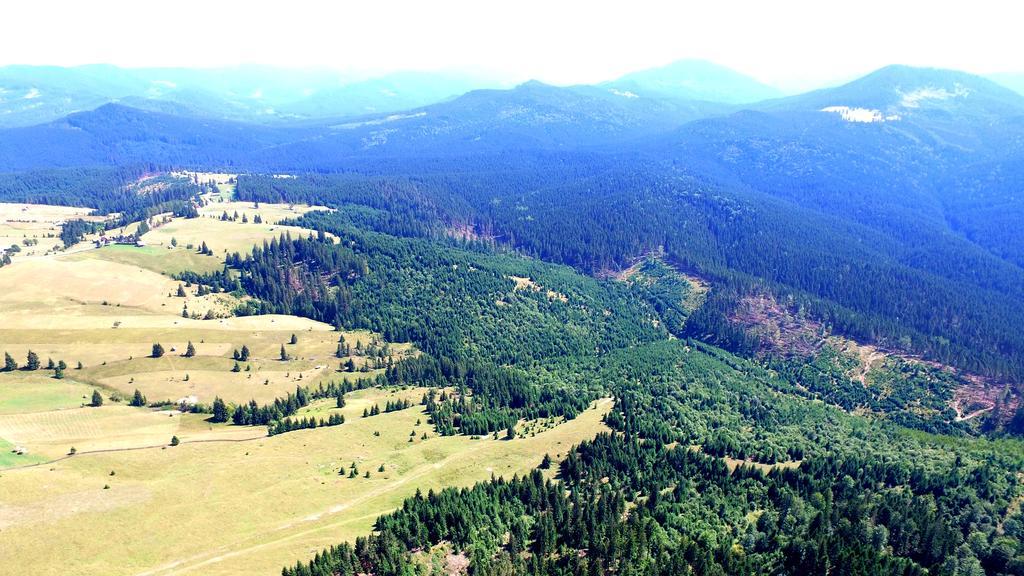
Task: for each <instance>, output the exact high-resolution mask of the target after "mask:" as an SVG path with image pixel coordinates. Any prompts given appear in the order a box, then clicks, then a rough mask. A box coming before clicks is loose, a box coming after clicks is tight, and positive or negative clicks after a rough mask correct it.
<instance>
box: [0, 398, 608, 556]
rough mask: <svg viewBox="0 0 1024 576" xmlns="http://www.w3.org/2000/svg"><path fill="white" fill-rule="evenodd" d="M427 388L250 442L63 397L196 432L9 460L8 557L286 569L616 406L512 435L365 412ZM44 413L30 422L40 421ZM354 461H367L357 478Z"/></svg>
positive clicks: (100, 412) (161, 429) (553, 445)
mask: <svg viewBox="0 0 1024 576" xmlns="http://www.w3.org/2000/svg"><path fill="white" fill-rule="evenodd" d="M422 393H423V390H422V389H408V390H390V391H388V390H381V389H368V390H362V391H358V392H353V393H351V394H349V395H347V396H346V398H347V399H348V400H349V402H348V404H347V406H346V407H345V408H342V409H340V412H341V413H342V414H344V415H345V418H346V422H345V424H342V425H340V426H334V427H329V428H317V429H313V430H300V431H295V432H290V433H287V434H282V435H278V436H273V437H260V438H258V439H255V440H249V441H240V442H189V441H188V439H189V438H194V439H217V438H221V437H220V436H219V434H221V433H222V431H228V432H230V431H232V430H236V429H240V430H243V431H247V432H250V433H251V432H252V431H253V429H252V428H249V427H235V426H227V425H212V426H211V425H209V424H206V423H204V422H186V421H187V420H188V418H187V417H188V416H189V415H174V416H171V417H168V416H166V415H163V414H161V413H159V412H151V413H148V412H146V411H145V410H143V409H130V408H125V407H109V408H108V407H102V408H99V409H89V408H82V409H75V410H69V411H61V412H59V413H61V414H63V413H67V418H69V419H70V420H72V421H74V420H76V419H79V418H81V419H83V420H85V419H86V417H85V416H79V415H78V413H79V412H82V411H91V412H92V414H95V416H93V417H92V419H93V420H98V421H103V420H108V419H109V421H110V422H109V423H108V424H101V423H100V422H96V423H95V425H96V426H109V427H110V428H112V429H116V430H119V431H120V433H119V434H118V436H119V439H118V440H116V442H120V443H121V444H122V445H126V446H127V445H129V444H131V443H132V442H134V443H135V444H141V443H144V442H146V441H148V438H149V437H152V438H154V439H156V438H165V437H166V438H169V435H168V434H167V433H168V432H169V431H171V429H172V427H173V426H177V429H178V430H179V431H180V430H182V429H183V428H184V429H186V430H185V432H182V433H179V436H181V437H182V439H183V441H184V442H183V443H182V444H181V445H180V446H176V447H157V448H147V449H137V450H126V451H118V452H100V453H89V454H86V453H82V452H81V451H80V452H79V454H77V455H76V456H73V457H70V458H66V459H63V460H60V461H58V462H54V463H50V464H46V465H42V466H36V467H29V468H20V469H15V470H7V471H3V472H0V530H2V531H3V534H4V542H5V546H3V547H0V565H7V566H12V565H18V566H19V567H20V568H21V570H22V572H23V573H26V574H58V573H60V574H65V573H69V572H66V571H64V568H65V567H68V566H70V567H72V571H71V572H70V573H73V574H78V575H83V576H88V575H93V574H95V575H100V574H102V575H104V576H106V575H118V574H135V575H148V576H158V575H171V574H212V575H228V574H266V575H271V574H278V573H279V571H280V568H281V566H282V564H283V563H294V562H295V561H296V560H300V559H303V560H305V559H308V558H310V557H311V556H312V554H314V553H315V552H316V551H318V550H320V549H322V548H324V547H327V546H329V545H332V544H335V543H337V542H338V541H340V540H343V539H352V538H354V537H356V536H358V535H362V534H366V533H368V532H369V531H370V530H371V529H372V524H373V521H374V519H375V518H376V517H377V516H378V515H380V514H382V513H385V512H387V511H389V510H391V509H394V508H395V507H396V506H398V505H399V504H400V503H401V501H402V500H403V499H404V498H406V497H409V496H411V495H412V494H413V493H414V492H415V491H416V489H417V488H418V489H420V490H422V491H423V492H424V493H426V491H427V490H428V489H435V490H436V489H439V488H442V487H445V486H467V485H471V484H472V483H474V482H477V481H482V480H486V479H488V478H490V476H491V475H492V474H495V475H504V476H509V477H510V476H511V475H513V474H522V473H526V472H527V471H529V470H530V469H532V468H533V467H535V466H536V465H537V463H538V462H539V461H540V458H541V457H542V455H543V454H545V453H550V454H551V455H552V456H553V457H555V456H560V455H564V454H565V452H566V450H567V449H568V448H570V447H571V446H572V445H573V444H575V443H578V442H579V441H581V440H584V439H587V438H591V437H593V436H594V435H595V434H596V433H597V432H599V431H602V430H604V429H605V428H604V425H603V424H602V423H601V417H602V415H603V414H604V413H605V412H606V411H607V410H608V409H609V408H610V406H611V401H610V400H602V401H599V402H597V403H596V404H595V407H594V408H592V409H590V410H587V411H585V412H584V413H583V414H581V415H580V416H579V417H578V418H576V419H575V420H572V421H569V422H566V423H563V424H559V425H557V426H555V427H553V428H551V429H548V430H546V431H544V432H540V433H538V434H536V435H534V436H530V437H526V438H519V439H515V440H511V441H505V440H491V439H487V438H485V439H480V440H473V439H470V438H468V437H465V436H451V437H439V436H437V435H436V434H435V433H434V431H433V429H432V428H431V427H430V426H429V425H428V424H427V423H426V415H425V414H424V413H423V412H422V407H421V406H419V405H416V406H414V407H412V408H409V409H406V410H401V411H397V412H390V413H384V414H381V415H379V416H373V417H370V418H361V417H360V414H361V413H362V410H363V408H364V407H366V406H369V405H371V404H375V403H376V404H380V405H382V406H383V404H384V403H385V402H386V401H387V400H390V399H394V398H399V397H403V396H404V397H407V398H409V399H411V400H418V399H419V397H420V396H421V395H422ZM309 410H311V411H317V412H323V411H325V410H326V411H336V410H339V409H337V408H332V407H330V405H327V406H324V405H317V406H313V407H310V408H309ZM129 412H132V413H133V414H131V415H129V414H128V413H129ZM105 413H109V415H107V414H105ZM149 418H152V419H153V421H152V422H150V421H149ZM161 419H166V420H168V422H167V423H166V424H163V423H161V422H158V421H159V420H161ZM90 421H91V420H90ZM417 421H419V422H420V423H419V424H417ZM0 422H2V421H0ZM33 423H34V421H31V419H30V421H29V422H28V423H25V424H20V426H21V428H20V429H21V430H26V431H29V430H30V428H31V425H32V424H33ZM8 426H9V427H12V426H13V425H11V424H8ZM68 426H70V424H68ZM188 426H192V427H193V428H195V429H198V431H197V432H194V433H193V434H195V435H194V436H191V437H190V436H187V435H186V436H182V435H181V434H187V433H188ZM204 427H208V428H210V429H208V430H204ZM423 433H426V434H427V438H426V439H425V440H424V439H423V438H422V435H423ZM2 434H3V432H0V435H2ZM66 434H69V435H72V433H70V432H69V433H66ZM79 434H80V433H79ZM202 434H206V436H205V437H204V436H202ZM410 434H412V435H410ZM27 435H29V432H25V433H23V436H27ZM410 438H412V441H410ZM70 440H72V439H71V438H69V437H62V438H61V441H62V442H67V441H70ZM74 441H79V442H83V443H82V445H83V446H89V445H90V444H88V443H87V440H81V439H80V438H74ZM164 441H166V440H164ZM96 445H97V446H99V445H100V444H96ZM108 445H109V444H108ZM80 450H81V448H80ZM353 463H355V465H356V466H357V468H358V475H357V476H356V477H354V478H350V477H348V476H349V474H348V473H349V470H350V466H351V465H352V464H353ZM381 467H383V469H384V471H383V472H380V471H379V470H380V469H381ZM367 472H369V478H367V477H365V474H366V473H367ZM97 534H102V535H103V536H104V537H103V538H96V535H97Z"/></svg>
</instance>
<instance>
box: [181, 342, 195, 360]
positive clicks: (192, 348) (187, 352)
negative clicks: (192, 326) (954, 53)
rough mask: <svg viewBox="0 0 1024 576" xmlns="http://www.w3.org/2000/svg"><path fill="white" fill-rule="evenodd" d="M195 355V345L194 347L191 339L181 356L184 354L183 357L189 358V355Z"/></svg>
mask: <svg viewBox="0 0 1024 576" xmlns="http://www.w3.org/2000/svg"><path fill="white" fill-rule="evenodd" d="M195 355H196V347H195V345H193V344H192V341H191V340H190V341H189V343H188V347H186V348H185V354H183V356H185V358H191V357H193V356H195Z"/></svg>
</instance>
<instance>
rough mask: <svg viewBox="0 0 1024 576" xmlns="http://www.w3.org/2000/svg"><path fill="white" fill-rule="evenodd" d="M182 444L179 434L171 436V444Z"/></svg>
mask: <svg viewBox="0 0 1024 576" xmlns="http://www.w3.org/2000/svg"><path fill="white" fill-rule="evenodd" d="M178 444H181V440H178V437H177V436H171V446H177V445H178Z"/></svg>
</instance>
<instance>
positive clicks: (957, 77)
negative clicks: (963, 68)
mask: <svg viewBox="0 0 1024 576" xmlns="http://www.w3.org/2000/svg"><path fill="white" fill-rule="evenodd" d="M765 109H769V110H802V111H820V112H831V113H835V114H838V115H839V117H841V118H843V119H844V120H847V121H850V122H882V121H888V120H895V119H899V118H906V117H908V116H915V115H920V114H942V115H957V116H963V117H965V118H966V117H978V118H980V117H994V116H1001V115H1020V114H1024V97H1022V96H1021V95H1019V94H1017V93H1015V92H1013V91H1012V90H1010V89H1008V88H1005V87H1003V86H1001V85H999V84H997V83H995V82H993V81H991V80H988V79H986V78H982V77H981V76H976V75H973V74H969V73H966V72H960V71H956V70H945V69H941V68H916V67H913V66H904V65H892V66H886V67H884V68H880V69H878V70H876V71H874V72H871V73H870V74H867V75H865V76H863V77H861V78H858V79H856V80H853V81H852V82H849V83H847V84H843V85H842V86H837V87H834V88H825V89H822V90H816V91H813V92H808V93H807V94H801V95H799V96H793V97H790V98H783V99H781V100H778V101H775V102H771V103H767V104H766V106H765Z"/></svg>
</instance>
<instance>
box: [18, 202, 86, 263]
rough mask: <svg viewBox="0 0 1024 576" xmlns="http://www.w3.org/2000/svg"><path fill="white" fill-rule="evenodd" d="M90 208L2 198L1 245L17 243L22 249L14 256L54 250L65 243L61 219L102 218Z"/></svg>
mask: <svg viewBox="0 0 1024 576" xmlns="http://www.w3.org/2000/svg"><path fill="white" fill-rule="evenodd" d="M91 212H92V210H91V209H90V208H76V207H71V206H49V205H45V204H16V203H4V202H0V248H7V247H9V246H11V245H12V244H17V245H18V246H19V247H20V249H21V251H20V252H15V253H13V254H12V255H11V257H12V259H14V260H18V259H21V258H25V257H30V256H43V255H46V254H50V253H53V252H54V251H55V250H57V249H63V247H64V244H63V242H61V240H60V230H61V223H63V222H64V221H65V220H68V219H70V218H74V219H79V218H81V219H84V220H95V221H101V220H103V217H101V216H90V213H91ZM26 240H29V241H30V242H29V245H26V244H25V241H26Z"/></svg>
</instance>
